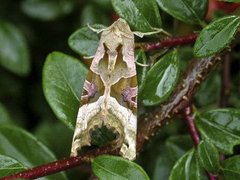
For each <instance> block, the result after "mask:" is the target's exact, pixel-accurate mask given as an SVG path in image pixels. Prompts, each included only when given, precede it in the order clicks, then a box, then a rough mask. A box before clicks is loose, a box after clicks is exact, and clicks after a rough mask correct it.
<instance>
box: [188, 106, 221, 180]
mask: <svg viewBox="0 0 240 180" xmlns="http://www.w3.org/2000/svg"><path fill="white" fill-rule="evenodd" d="M184 116H185V120H186V123H187V126H188V131H189V133H190V136H191V138H192V140H193V143H194V145H195V146H197V145H198V144H199V143H200V137H199V134H198V131H197V128H196V126H195V124H194V118H193V113H192V108H191V106H190V105H188V106H187V107H185V108H184ZM206 173H207V176H208V179H209V180H217V176H215V175H213V174H211V173H210V172H206Z"/></svg>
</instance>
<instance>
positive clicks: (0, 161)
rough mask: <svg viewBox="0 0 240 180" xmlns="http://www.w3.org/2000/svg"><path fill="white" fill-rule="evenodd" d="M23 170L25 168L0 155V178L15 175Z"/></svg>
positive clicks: (13, 160)
mask: <svg viewBox="0 0 240 180" xmlns="http://www.w3.org/2000/svg"><path fill="white" fill-rule="evenodd" d="M24 169H26V168H25V167H24V166H23V165H22V164H21V163H19V162H18V161H17V160H15V159H13V158H11V157H8V156H4V155H0V177H4V176H7V175H10V174H13V173H17V172H19V171H23V170H24Z"/></svg>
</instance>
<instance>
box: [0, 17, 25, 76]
mask: <svg viewBox="0 0 240 180" xmlns="http://www.w3.org/2000/svg"><path fill="white" fill-rule="evenodd" d="M0 64H1V65H2V66H3V67H5V68H6V69H8V70H9V71H11V72H13V73H16V74H18V75H21V76H23V75H27V74H28V73H29V72H30V62H29V51H28V47H27V44H26V40H25V37H24V36H23V34H22V32H21V31H20V30H19V29H18V28H17V27H15V26H14V25H12V24H10V23H7V22H3V21H0Z"/></svg>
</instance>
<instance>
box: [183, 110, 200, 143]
mask: <svg viewBox="0 0 240 180" xmlns="http://www.w3.org/2000/svg"><path fill="white" fill-rule="evenodd" d="M184 115H185V120H186V122H187V126H188V131H189V133H190V135H191V137H192V140H193V142H194V144H195V146H197V145H198V144H199V142H200V138H199V134H198V131H197V128H196V126H195V124H194V121H193V114H192V108H191V107H190V106H187V107H186V108H185V109H184Z"/></svg>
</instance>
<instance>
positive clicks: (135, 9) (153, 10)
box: [112, 0, 161, 32]
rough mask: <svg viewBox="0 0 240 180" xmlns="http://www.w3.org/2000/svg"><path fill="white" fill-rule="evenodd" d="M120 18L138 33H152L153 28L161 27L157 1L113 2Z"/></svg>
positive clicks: (125, 0) (130, 0)
mask: <svg viewBox="0 0 240 180" xmlns="http://www.w3.org/2000/svg"><path fill="white" fill-rule="evenodd" d="M112 5H113V8H114V9H115V11H116V12H117V13H118V14H119V16H120V17H122V18H123V19H125V20H126V21H127V22H128V23H129V25H130V26H131V27H132V28H133V29H134V30H137V31H141V32H150V31H153V29H152V27H157V28H159V27H161V17H160V14H159V10H158V7H157V4H156V2H155V0H148V1H139V0H121V1H119V0H112Z"/></svg>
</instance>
